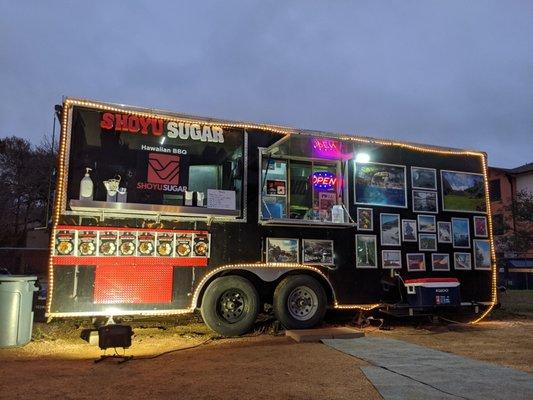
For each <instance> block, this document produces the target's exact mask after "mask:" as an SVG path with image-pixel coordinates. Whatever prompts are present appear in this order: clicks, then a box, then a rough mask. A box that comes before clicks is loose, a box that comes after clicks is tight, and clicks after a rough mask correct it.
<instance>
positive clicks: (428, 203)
mask: <svg viewBox="0 0 533 400" xmlns="http://www.w3.org/2000/svg"><path fill="white" fill-rule="evenodd" d="M437 204H438V202H437V192H430V191H428V190H413V212H424V213H434V214H436V213H438V212H439V207H438V205H437Z"/></svg>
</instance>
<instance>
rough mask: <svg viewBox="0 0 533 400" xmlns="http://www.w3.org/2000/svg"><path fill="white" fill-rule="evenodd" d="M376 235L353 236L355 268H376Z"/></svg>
mask: <svg viewBox="0 0 533 400" xmlns="http://www.w3.org/2000/svg"><path fill="white" fill-rule="evenodd" d="M377 258H378V257H377V243H376V235H355V267H356V268H377V267H378V264H377Z"/></svg>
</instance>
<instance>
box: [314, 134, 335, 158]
mask: <svg viewBox="0 0 533 400" xmlns="http://www.w3.org/2000/svg"><path fill="white" fill-rule="evenodd" d="M311 143H312V145H313V153H314V155H315V156H319V157H323V158H332V159H336V158H342V153H341V149H340V144H339V142H337V141H335V140H330V139H313V140H312V142H311Z"/></svg>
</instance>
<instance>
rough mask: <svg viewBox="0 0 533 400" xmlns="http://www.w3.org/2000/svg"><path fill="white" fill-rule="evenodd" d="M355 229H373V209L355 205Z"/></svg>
mask: <svg viewBox="0 0 533 400" xmlns="http://www.w3.org/2000/svg"><path fill="white" fill-rule="evenodd" d="M357 230H359V231H373V230H374V211H373V210H372V209H371V208H364V207H357Z"/></svg>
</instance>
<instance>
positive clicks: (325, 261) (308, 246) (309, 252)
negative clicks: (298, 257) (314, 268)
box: [302, 239, 335, 265]
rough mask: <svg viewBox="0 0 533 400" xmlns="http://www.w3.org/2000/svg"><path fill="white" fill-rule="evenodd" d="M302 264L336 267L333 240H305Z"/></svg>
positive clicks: (303, 242) (303, 241)
mask: <svg viewBox="0 0 533 400" xmlns="http://www.w3.org/2000/svg"><path fill="white" fill-rule="evenodd" d="M302 262H303V263H304V264H308V265H334V264H335V263H334V261H333V240H318V239H303V240H302Z"/></svg>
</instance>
